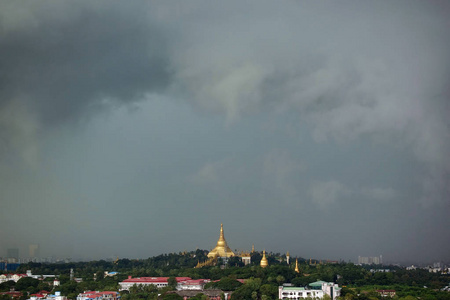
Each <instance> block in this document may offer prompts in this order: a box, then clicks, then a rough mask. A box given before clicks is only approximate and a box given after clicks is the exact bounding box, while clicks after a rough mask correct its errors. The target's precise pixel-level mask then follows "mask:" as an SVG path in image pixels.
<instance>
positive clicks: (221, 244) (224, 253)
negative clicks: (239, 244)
mask: <svg viewBox="0 0 450 300" xmlns="http://www.w3.org/2000/svg"><path fill="white" fill-rule="evenodd" d="M232 256H235V254H234V252H233V250H231V249H230V247H228V245H227V241H226V240H225V236H224V234H223V224H220V236H219V240H218V241H217V245H216V247H215V248H214V249H212V250H211V252H209V253H208V257H209V258H214V257H232Z"/></svg>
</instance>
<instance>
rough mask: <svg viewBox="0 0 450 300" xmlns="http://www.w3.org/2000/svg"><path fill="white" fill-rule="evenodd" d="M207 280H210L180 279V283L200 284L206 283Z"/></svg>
mask: <svg viewBox="0 0 450 300" xmlns="http://www.w3.org/2000/svg"><path fill="white" fill-rule="evenodd" d="M209 281H210V280H209V279H190V280H185V281H182V282H181V283H182V284H186V285H189V284H202V283H207V282H209Z"/></svg>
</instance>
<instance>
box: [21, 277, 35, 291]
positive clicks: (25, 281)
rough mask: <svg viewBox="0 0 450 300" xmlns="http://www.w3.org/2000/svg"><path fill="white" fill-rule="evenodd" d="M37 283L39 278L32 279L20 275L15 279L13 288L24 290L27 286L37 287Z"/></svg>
mask: <svg viewBox="0 0 450 300" xmlns="http://www.w3.org/2000/svg"><path fill="white" fill-rule="evenodd" d="M38 285H39V280H37V279H34V278H32V277H22V278H20V279H19V280H18V281H17V283H16V286H15V288H16V290H18V291H24V290H27V289H28V288H29V287H32V288H37V286H38Z"/></svg>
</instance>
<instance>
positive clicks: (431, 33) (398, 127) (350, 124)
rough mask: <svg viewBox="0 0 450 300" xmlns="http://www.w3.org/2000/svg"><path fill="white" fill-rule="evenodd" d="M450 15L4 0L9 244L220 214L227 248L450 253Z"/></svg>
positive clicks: (183, 245) (353, 255)
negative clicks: (253, 246)
mask: <svg viewBox="0 0 450 300" xmlns="http://www.w3.org/2000/svg"><path fill="white" fill-rule="evenodd" d="M449 28H450V4H449V2H448V1H395V2H393V1H339V2H336V1H333V2H331V1H330V2H318V1H284V2H275V1H273V2H268V1H258V2H242V1H223V2H219V1H213V2H211V1H188V2H187V1H186V2H181V1H180V2H172V1H164V2H162V1H160V2H156V1H132V2H126V3H125V2H124V1H102V2H100V1H98V2H97V1H96V2H92V1H76V2H75V1H39V2H22V1H20V2H18V1H2V2H0V227H1V228H2V230H1V231H0V241H1V242H0V251H2V252H1V253H0V256H5V255H6V250H7V248H20V249H21V253H22V254H24V253H25V251H26V249H27V247H28V245H29V244H39V245H40V254H41V255H42V256H51V255H52V256H57V257H72V258H73V259H99V258H106V257H111V256H119V257H121V258H147V257H149V256H154V255H158V254H161V253H168V252H178V251H184V250H194V249H196V248H200V249H207V250H210V249H211V248H212V247H214V245H215V243H216V241H217V238H218V232H219V228H220V224H221V223H223V224H224V230H225V235H226V238H227V242H228V244H229V246H230V247H231V248H232V249H233V250H234V249H238V250H250V249H251V247H252V244H254V245H255V248H256V249H258V250H262V249H266V250H268V251H272V252H280V253H285V252H286V251H289V252H290V253H291V255H292V256H299V257H304V258H310V257H313V258H322V259H333V260H339V259H343V260H352V261H355V260H356V259H357V257H358V256H359V255H361V256H379V255H380V254H381V255H383V259H384V261H385V262H402V261H413V262H430V261H437V260H446V261H449V260H450V251H449V248H450V230H449V228H450V218H449V217H448V215H449V212H450V159H449V154H450V134H449V132H450V131H449V129H450V121H449V120H450V118H449V115H450V101H449V96H450V90H449V82H450V74H449V72H450V57H449V53H450V35H449V34H448V31H449ZM24 255H25V254H24ZM21 256H22V255H21Z"/></svg>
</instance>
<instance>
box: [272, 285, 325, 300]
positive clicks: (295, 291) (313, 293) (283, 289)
mask: <svg viewBox="0 0 450 300" xmlns="http://www.w3.org/2000/svg"><path fill="white" fill-rule="evenodd" d="M278 298H279V299H303V298H323V291H321V290H311V289H305V288H304V287H295V286H280V287H278Z"/></svg>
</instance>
